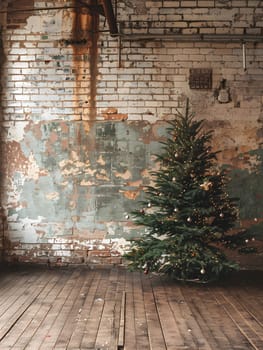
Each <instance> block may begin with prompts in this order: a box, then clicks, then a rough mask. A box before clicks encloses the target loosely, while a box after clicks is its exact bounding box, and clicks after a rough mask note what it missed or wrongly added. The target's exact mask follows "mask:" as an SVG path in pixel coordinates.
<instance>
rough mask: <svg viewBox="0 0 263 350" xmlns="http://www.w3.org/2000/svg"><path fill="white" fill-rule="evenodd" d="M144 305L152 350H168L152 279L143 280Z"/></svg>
mask: <svg viewBox="0 0 263 350" xmlns="http://www.w3.org/2000/svg"><path fill="white" fill-rule="evenodd" d="M142 286H143V294H144V305H145V313H146V320H147V328H148V334H149V343H150V349H151V350H159V349H163V350H166V349H167V348H166V343H165V339H164V334H163V330H162V327H161V323H160V319H159V314H158V311H157V306H156V302H155V296H154V293H153V289H152V285H151V281H150V278H147V277H145V278H142Z"/></svg>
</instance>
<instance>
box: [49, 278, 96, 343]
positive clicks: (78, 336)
mask: <svg viewBox="0 0 263 350" xmlns="http://www.w3.org/2000/svg"><path fill="white" fill-rule="evenodd" d="M100 278H101V274H100V273H99V272H98V271H91V272H90V273H89V278H88V279H87V280H86V281H85V282H86V284H85V286H84V288H83V290H82V291H81V298H82V306H81V313H80V314H79V315H78V318H77V322H76V323H75V326H74V329H73V332H72V334H71V337H70V339H69V342H68V345H67V349H69V350H73V349H80V346H81V342H82V338H83V335H84V334H85V331H86V328H87V320H88V317H89V314H90V311H91V308H92V305H93V303H94V298H95V294H96V291H97V289H98V286H99V282H100ZM69 325H72V324H71V323H69ZM66 331H67V327H66V328H64V329H63V331H62V333H61V334H60V336H59V339H58V341H57V343H56V346H55V349H65V339H66V338H65V334H64V333H65V332H66Z"/></svg>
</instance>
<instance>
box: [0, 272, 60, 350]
mask: <svg viewBox="0 0 263 350" xmlns="http://www.w3.org/2000/svg"><path fill="white" fill-rule="evenodd" d="M57 279H58V276H51V275H50V274H46V273H45V274H42V275H41V282H42V287H41V288H40V293H39V295H38V296H37V298H36V299H35V300H34V299H32V304H31V306H30V307H29V308H28V310H27V312H25V313H24V314H23V315H22V316H21V318H20V319H19V321H18V322H16V323H15V324H14V325H13V327H12V329H11V330H10V331H9V332H8V334H7V335H6V336H5V337H4V339H3V340H2V342H1V346H2V347H9V348H10V347H12V346H14V345H15V343H16V341H17V339H18V338H20V337H21V336H22V334H23V333H24V332H25V331H26V330H27V328H28V327H30V323H31V322H32V320H33V319H34V317H35V316H36V314H37V311H38V310H39V308H40V306H41V300H42V299H43V298H45V297H46V295H47V293H48V292H49V290H50V288H52V286H54V283H55V282H56V281H57ZM20 348H23V345H22V344H21V343H20Z"/></svg>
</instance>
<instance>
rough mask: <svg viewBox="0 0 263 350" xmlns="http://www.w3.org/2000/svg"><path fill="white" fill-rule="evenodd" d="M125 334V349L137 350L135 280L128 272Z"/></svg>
mask: <svg viewBox="0 0 263 350" xmlns="http://www.w3.org/2000/svg"><path fill="white" fill-rule="evenodd" d="M124 290H125V295H126V303H125V334H124V349H125V350H136V349H137V345H136V336H135V334H136V331H135V313H134V298H133V278H132V273H131V272H129V271H127V272H126V275H125V286H124Z"/></svg>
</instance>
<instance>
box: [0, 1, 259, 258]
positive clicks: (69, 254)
mask: <svg viewBox="0 0 263 350" xmlns="http://www.w3.org/2000/svg"><path fill="white" fill-rule="evenodd" d="M68 3H69V2H67V5H68ZM77 3H78V2H77V1H72V2H70V5H68V6H69V8H67V9H62V8H61V9H59V7H63V6H65V2H64V1H62V0H61V1H59V0H57V1H26V0H23V1H20V2H19V5H17V3H16V2H14V1H3V2H1V5H0V9H1V11H2V12H1V17H0V18H1V25H2V26H3V36H4V52H3V53H2V55H1V56H2V57H3V56H4V55H5V57H6V59H5V60H2V67H3V75H2V86H3V89H2V91H1V101H2V104H1V105H2V109H3V113H2V114H3V118H2V121H1V133H2V140H3V142H2V148H1V149H2V157H1V159H2V162H1V164H2V167H1V168H2V170H1V171H2V172H1V173H2V174H3V176H2V181H1V193H2V194H4V196H2V206H3V208H4V215H5V216H6V217H7V225H5V228H4V235H5V248H6V249H5V252H6V258H8V259H9V260H15V259H17V260H23V261H25V260H26V261H43V262H46V261H47V260H48V259H50V260H51V262H53V261H54V262H59V263H60V262H76V263H81V262H110V263H119V262H120V261H121V258H120V255H121V253H122V251H123V249H124V248H125V246H126V244H127V239H128V238H129V237H131V236H134V235H136V234H138V232H137V228H136V227H134V225H133V222H132V220H131V217H130V214H129V213H130V211H131V210H132V209H133V208H135V207H136V205H137V201H138V200H139V199H140V198H141V189H142V187H143V186H144V185H146V184H149V182H150V175H149V173H150V171H151V170H152V169H153V167H154V166H155V165H154V162H153V154H154V153H157V152H158V151H159V149H160V146H159V144H158V141H159V140H160V139H161V137H162V136H163V135H164V126H165V120H167V119H171V118H173V116H174V114H175V113H176V111H177V110H181V111H182V110H183V109H184V106H185V100H186V98H187V97H188V98H189V99H190V103H191V105H192V108H193V110H194V111H195V113H196V115H197V118H205V119H206V120H207V126H208V127H209V128H212V129H214V131H215V133H214V144H213V146H214V148H215V149H221V150H222V153H221V154H220V156H219V162H220V164H222V166H223V165H224V166H225V165H227V166H229V167H230V169H231V174H232V176H233V181H232V185H231V191H232V192H233V193H234V194H238V195H239V196H240V197H241V207H240V214H241V221H242V224H243V225H251V224H254V223H256V224H257V225H258V224H259V225H260V222H261V221H262V218H263V215H262V209H263V208H262V201H261V199H262V189H263V180H262V176H261V175H262V166H261V155H262V152H261V143H262V121H263V114H262V113H263V109H262V102H263V100H262V95H263V94H262V92H263V44H262V42H249V43H247V45H246V54H247V56H246V58H247V69H246V70H244V69H243V56H242V43H241V42H230V41H231V40H230V39H229V40H228V42H226V41H225V40H224V41H223V42H212V41H211V42H199V41H194V40H189V41H188V42H179V41H176V40H175V39H174V38H171V35H173V34H176V35H193V34H220V35H221V34H224V35H232V34H233V35H240V34H246V35H254V36H256V35H258V36H260V35H262V34H263V33H262V27H263V20H262V18H263V4H262V2H260V1H251V0H249V1H245V0H243V1H234V0H232V1H230V0H229V1H214V0H213V1H210V0H209V1H165V0H164V1H141V0H137V1H133V2H131V1H127V0H125V1H124V0H123V1H118V6H117V9H118V14H117V19H118V22H119V23H120V28H121V32H122V34H125V35H130V36H129V37H127V36H126V37H122V39H121V40H120V39H119V38H118V37H111V36H110V35H109V33H108V32H105V30H107V28H108V27H107V24H105V22H104V19H103V18H102V17H100V18H99V16H98V15H95V16H94V15H93V16H92V15H91V14H90V13H89V11H88V10H86V9H84V8H81V9H78V10H77V9H76V8H74V7H76V5H77ZM18 6H19V7H18ZM54 7H55V9H53V8H54ZM24 9H27V11H26V12H25V11H23V10H24ZM33 9H34V10H33ZM17 10H22V11H17ZM163 34H165V35H166V37H163V39H158V40H155V39H156V37H158V36H159V35H163ZM135 35H136V36H135ZM145 35H148V37H145ZM229 38H230V37H229ZM190 68H212V69H213V87H212V89H210V90H192V89H190V88H189V69H190ZM222 79H226V88H227V92H228V93H229V96H230V101H229V102H228V103H220V102H219V101H218V92H219V87H220V81H221V80H222ZM257 227H260V226H257ZM257 232H259V235H260V230H257Z"/></svg>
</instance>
